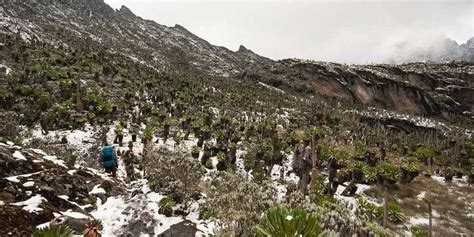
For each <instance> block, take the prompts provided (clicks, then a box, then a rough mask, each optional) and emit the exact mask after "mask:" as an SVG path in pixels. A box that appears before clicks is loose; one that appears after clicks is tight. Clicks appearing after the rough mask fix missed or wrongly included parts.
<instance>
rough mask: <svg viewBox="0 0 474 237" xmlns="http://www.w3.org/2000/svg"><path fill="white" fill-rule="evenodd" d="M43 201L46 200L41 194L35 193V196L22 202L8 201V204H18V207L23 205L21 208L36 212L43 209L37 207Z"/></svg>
mask: <svg viewBox="0 0 474 237" xmlns="http://www.w3.org/2000/svg"><path fill="white" fill-rule="evenodd" d="M43 201H47V200H46V199H45V198H44V197H42V196H41V195H39V194H36V195H35V196H33V197H31V198H30V199H28V200H25V201H22V202H15V203H10V205H13V206H20V207H21V206H23V210H25V211H28V212H30V213H38V212H40V211H42V210H43V208H41V207H39V205H40V204H41V203H42V202H43Z"/></svg>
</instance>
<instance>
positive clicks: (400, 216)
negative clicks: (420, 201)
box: [388, 203, 405, 224]
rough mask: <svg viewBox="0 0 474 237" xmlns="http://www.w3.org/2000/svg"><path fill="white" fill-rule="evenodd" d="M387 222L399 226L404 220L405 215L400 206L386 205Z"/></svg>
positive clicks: (394, 204)
mask: <svg viewBox="0 0 474 237" xmlns="http://www.w3.org/2000/svg"><path fill="white" fill-rule="evenodd" d="M388 220H389V221H390V222H392V223H394V224H400V223H402V222H403V221H404V220H405V214H404V213H403V209H402V207H401V206H400V205H398V204H396V203H389V204H388Z"/></svg>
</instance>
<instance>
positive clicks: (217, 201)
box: [201, 172, 276, 236]
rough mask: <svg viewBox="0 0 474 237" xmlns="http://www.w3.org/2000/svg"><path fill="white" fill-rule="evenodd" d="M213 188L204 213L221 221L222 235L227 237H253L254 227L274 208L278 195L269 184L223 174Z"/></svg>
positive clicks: (207, 193)
mask: <svg viewBox="0 0 474 237" xmlns="http://www.w3.org/2000/svg"><path fill="white" fill-rule="evenodd" d="M213 184H214V185H212V186H211V187H210V188H209V190H208V191H207V192H206V195H207V200H206V203H204V205H202V206H201V210H205V211H206V213H212V215H213V216H214V215H215V217H217V218H218V219H219V220H220V221H221V223H222V229H221V230H220V232H221V233H222V232H223V233H225V234H226V236H229V235H230V236H251V235H252V231H251V230H252V227H254V226H255V225H256V224H257V222H258V220H259V218H260V217H261V216H262V214H263V213H264V212H265V211H267V210H268V209H269V208H270V207H272V206H273V205H274V201H273V200H275V196H276V194H275V190H274V188H273V187H272V185H271V183H270V182H267V181H265V182H262V183H260V184H258V183H256V182H254V181H252V180H247V179H246V178H244V177H243V176H242V175H240V174H237V173H227V172H222V175H221V176H220V177H217V178H216V179H215V181H213ZM223 233H222V234H223Z"/></svg>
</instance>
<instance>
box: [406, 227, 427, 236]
mask: <svg viewBox="0 0 474 237" xmlns="http://www.w3.org/2000/svg"><path fill="white" fill-rule="evenodd" d="M410 231H411V234H412V235H413V236H414V237H428V231H426V230H425V229H422V228H421V227H418V226H412V227H411V228H410Z"/></svg>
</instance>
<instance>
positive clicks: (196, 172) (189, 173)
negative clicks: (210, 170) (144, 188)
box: [144, 147, 202, 207]
mask: <svg viewBox="0 0 474 237" xmlns="http://www.w3.org/2000/svg"><path fill="white" fill-rule="evenodd" d="M147 161H148V162H146V164H144V165H145V166H146V167H147V170H148V174H149V176H150V179H151V180H154V185H153V186H152V188H153V189H155V190H157V191H158V190H159V191H160V192H162V193H166V194H168V195H170V196H171V197H173V198H174V200H177V201H178V202H184V205H185V207H186V204H187V201H189V200H190V198H191V196H193V195H194V194H195V193H198V192H199V190H198V187H199V183H200V179H201V176H202V170H201V166H200V164H199V163H198V162H197V161H196V160H194V159H192V158H191V157H190V156H189V154H187V153H186V152H185V151H183V150H181V149H176V150H174V151H170V150H168V149H167V148H165V147H160V148H158V149H155V150H153V151H152V152H151V154H150V158H149V159H147Z"/></svg>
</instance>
